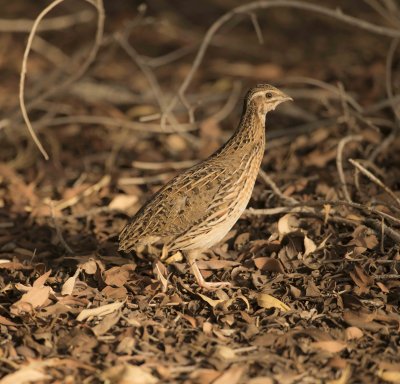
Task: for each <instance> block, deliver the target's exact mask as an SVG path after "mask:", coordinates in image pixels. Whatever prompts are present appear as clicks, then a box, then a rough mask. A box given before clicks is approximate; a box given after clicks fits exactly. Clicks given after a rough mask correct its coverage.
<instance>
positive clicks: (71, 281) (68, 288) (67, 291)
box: [61, 267, 81, 296]
mask: <svg viewBox="0 0 400 384" xmlns="http://www.w3.org/2000/svg"><path fill="white" fill-rule="evenodd" d="M80 272H81V268H80V267H78V269H77V270H76V271H75V273H74V275H73V276H71V277H69V278H68V279H67V280H66V282H65V283H64V284H63V286H62V288H61V295H63V296H65V295H71V294H72V292H73V290H74V287H75V283H76V279H77V277H78V275H79V273H80Z"/></svg>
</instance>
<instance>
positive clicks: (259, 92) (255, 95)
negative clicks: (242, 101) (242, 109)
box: [250, 89, 272, 100]
mask: <svg viewBox="0 0 400 384" xmlns="http://www.w3.org/2000/svg"><path fill="white" fill-rule="evenodd" d="M267 92H272V91H268V90H265V89H264V90H263V91H257V92H254V93H253V94H252V95H251V98H250V100H251V99H254V98H255V97H257V96H260V95H262V96H264V95H265V93H267Z"/></svg>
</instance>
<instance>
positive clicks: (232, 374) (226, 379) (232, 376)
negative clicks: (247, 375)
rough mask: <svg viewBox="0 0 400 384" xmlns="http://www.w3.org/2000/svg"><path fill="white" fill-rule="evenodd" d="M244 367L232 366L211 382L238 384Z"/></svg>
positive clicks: (214, 383)
mask: <svg viewBox="0 0 400 384" xmlns="http://www.w3.org/2000/svg"><path fill="white" fill-rule="evenodd" d="M245 369H246V367H244V366H238V365H233V366H232V367H230V368H229V369H228V370H226V371H225V372H224V373H223V374H222V375H221V376H219V377H218V378H217V379H215V380H214V381H213V384H236V383H239V381H240V379H241V378H242V375H243V373H244V371H245Z"/></svg>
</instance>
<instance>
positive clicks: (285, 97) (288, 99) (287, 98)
mask: <svg viewBox="0 0 400 384" xmlns="http://www.w3.org/2000/svg"><path fill="white" fill-rule="evenodd" d="M282 101H293V99H292V98H291V97H290V96H288V95H286V94H284V95H283V100H282Z"/></svg>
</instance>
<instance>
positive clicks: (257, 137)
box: [229, 106, 265, 148]
mask: <svg viewBox="0 0 400 384" xmlns="http://www.w3.org/2000/svg"><path fill="white" fill-rule="evenodd" d="M229 142H232V144H234V145H235V146H236V147H237V148H239V147H241V146H243V147H247V146H252V145H254V144H259V143H262V145H264V142H265V114H260V113H259V112H258V110H257V109H256V108H255V107H252V106H249V107H247V108H245V109H244V110H243V113H242V117H241V119H240V123H239V126H238V128H237V130H236V132H235V133H234V135H233V136H232V138H231V139H230V140H229Z"/></svg>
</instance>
